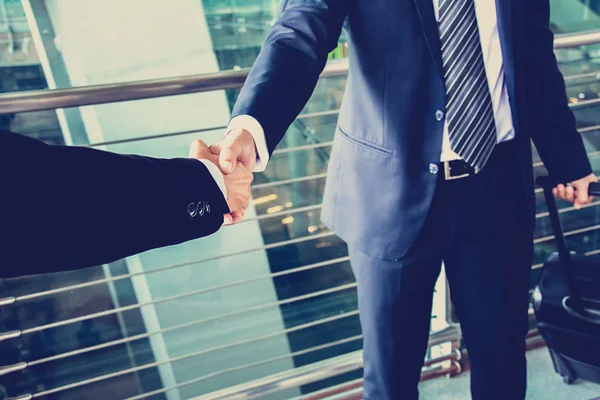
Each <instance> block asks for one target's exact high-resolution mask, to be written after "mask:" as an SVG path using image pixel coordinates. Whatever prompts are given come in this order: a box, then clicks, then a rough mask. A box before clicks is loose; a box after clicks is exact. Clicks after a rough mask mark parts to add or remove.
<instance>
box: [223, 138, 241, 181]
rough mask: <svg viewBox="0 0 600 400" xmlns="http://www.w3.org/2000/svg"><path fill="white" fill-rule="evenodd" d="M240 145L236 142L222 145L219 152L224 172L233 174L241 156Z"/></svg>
mask: <svg viewBox="0 0 600 400" xmlns="http://www.w3.org/2000/svg"><path fill="white" fill-rule="evenodd" d="M240 150H241V149H240V145H239V144H237V143H236V142H232V143H230V144H229V145H228V146H224V147H221V152H220V154H219V166H220V167H221V171H223V173H224V174H231V173H232V172H233V170H234V169H235V166H236V162H237V159H238V158H239V156H240Z"/></svg>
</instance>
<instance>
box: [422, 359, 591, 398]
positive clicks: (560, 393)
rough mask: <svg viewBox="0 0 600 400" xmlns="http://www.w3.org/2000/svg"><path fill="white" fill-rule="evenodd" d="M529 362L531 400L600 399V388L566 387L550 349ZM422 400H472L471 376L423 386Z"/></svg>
mask: <svg viewBox="0 0 600 400" xmlns="http://www.w3.org/2000/svg"><path fill="white" fill-rule="evenodd" d="M527 359H528V371H529V372H528V390H527V400H562V399H565V400H591V399H596V398H600V385H596V384H593V383H588V382H576V383H574V384H573V385H570V386H569V385H566V384H564V383H563V381H562V378H561V377H560V376H558V375H557V374H556V373H555V372H554V369H553V368H552V361H550V355H549V354H548V350H547V349H546V348H540V349H537V350H533V351H530V352H529V353H528V355H527ZM420 392H421V399H422V400H468V399H470V398H471V397H470V395H469V374H468V373H464V374H462V375H460V376H458V377H456V378H452V379H447V378H438V379H434V380H430V381H427V382H424V383H423V384H422V385H421V387H420ZM507 400H508V399H507Z"/></svg>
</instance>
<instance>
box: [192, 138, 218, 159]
mask: <svg viewBox="0 0 600 400" xmlns="http://www.w3.org/2000/svg"><path fill="white" fill-rule="evenodd" d="M212 154H213V153H212V152H211V151H210V149H209V148H208V145H207V144H206V143H204V142H203V141H202V140H194V141H193V142H192V145H191V146H190V153H189V157H190V158H208V157H209V156H210V155H212Z"/></svg>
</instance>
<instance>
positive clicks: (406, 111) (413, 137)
mask: <svg viewBox="0 0 600 400" xmlns="http://www.w3.org/2000/svg"><path fill="white" fill-rule="evenodd" d="M496 3H497V8H498V24H499V31H500V40H501V44H502V51H503V59H504V70H505V75H506V83H507V87H508V94H509V98H510V104H511V110H512V115H513V121H514V124H515V130H516V139H515V140H517V141H518V142H519V157H518V159H516V160H515V161H514V162H516V163H519V164H520V165H521V170H522V179H523V192H522V193H520V194H516V195H522V196H523V203H524V207H525V208H527V207H529V211H531V214H533V171H532V159H531V145H530V143H531V141H530V139H533V141H534V143H535V145H536V148H537V149H538V151H539V153H540V155H541V157H542V160H543V161H544V163H545V165H546V167H547V168H548V170H549V172H550V173H551V174H552V175H554V176H555V177H556V178H558V179H561V180H564V181H573V180H575V179H579V178H582V177H584V176H586V175H588V174H590V173H591V172H592V171H591V167H590V164H589V160H588V158H587V155H586V152H585V149H584V146H583V142H582V139H581V136H580V134H579V133H578V132H577V130H576V129H575V120H574V117H573V115H572V113H571V111H570V109H569V107H568V105H567V98H566V93H565V84H564V81H563V78H562V75H561V73H560V72H559V70H558V66H557V62H556V59H555V56H554V51H553V35H552V32H551V31H550V29H549V18H550V6H549V0H496ZM343 27H344V28H345V29H346V30H347V36H348V40H349V49H350V72H349V76H348V83H347V87H346V94H345V97H344V101H343V103H342V107H341V110H340V116H339V121H338V128H337V132H336V135H335V140H334V146H333V149H332V153H331V159H330V163H329V172H328V180H327V185H326V189H325V198H324V205H323V207H324V208H323V214H322V218H323V220H324V222H325V223H326V225H327V226H329V227H330V228H331V229H333V230H334V231H335V232H336V233H337V234H338V235H339V236H340V237H341V238H342V239H344V240H345V241H346V242H348V243H349V244H350V245H352V246H354V247H355V248H357V249H358V250H362V251H364V252H366V253H368V254H371V255H373V256H375V257H379V258H384V259H395V258H399V257H402V256H403V255H404V254H405V253H406V251H407V250H408V248H409V247H410V245H411V244H412V243H413V241H414V239H415V237H416V235H417V234H418V233H419V231H420V229H421V226H422V225H423V222H424V219H425V217H426V215H427V211H428V209H429V206H430V204H431V201H432V198H433V194H434V191H435V187H436V182H437V177H436V176H435V175H432V174H431V173H430V172H429V164H430V163H432V162H438V161H439V158H440V154H441V144H442V132H443V121H441V122H440V121H437V120H436V117H435V114H436V111H437V110H438V109H439V110H444V108H445V100H446V99H445V87H444V81H443V78H442V62H441V53H440V41H439V35H438V29H437V22H436V20H435V15H434V9H433V4H432V0H288V1H284V9H283V12H282V14H281V16H280V18H279V20H278V21H277V23H276V24H275V26H274V27H273V29H272V31H271V32H270V34H269V35H268V37H267V39H266V41H265V44H264V47H263V48H262V50H261V52H260V55H259V56H258V59H257V60H256V63H255V65H254V67H253V68H252V71H251V73H250V76H249V77H248V80H247V82H246V84H245V86H244V88H243V90H242V92H241V94H240V96H239V99H238V102H237V104H236V106H235V108H234V111H233V116H234V117H235V116H237V115H243V114H248V115H251V116H253V117H254V118H256V119H257V120H258V121H259V122H260V124H261V125H262V126H263V128H264V131H265V135H266V138H267V144H268V147H269V150H270V151H273V150H274V148H275V146H276V145H277V144H278V143H279V141H280V140H281V138H282V137H283V135H284V133H285V132H286V130H287V128H288V127H289V125H290V124H291V122H292V121H293V120H294V118H295V117H296V116H297V114H298V113H299V112H300V111H301V110H302V108H303V106H304V105H305V103H306V102H307V101H308V99H309V97H310V95H311V93H312V91H313V90H314V87H315V85H316V83H317V80H318V78H319V74H320V72H321V71H322V70H323V68H324V66H325V63H326V61H327V55H328V53H329V52H330V51H331V50H333V49H334V48H335V47H336V46H337V42H338V38H339V36H340V34H341V31H342V29H343ZM529 221H532V220H529Z"/></svg>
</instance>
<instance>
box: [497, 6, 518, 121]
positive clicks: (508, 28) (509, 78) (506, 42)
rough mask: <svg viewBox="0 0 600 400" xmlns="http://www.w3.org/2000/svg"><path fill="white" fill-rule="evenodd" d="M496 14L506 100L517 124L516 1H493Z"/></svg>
mask: <svg viewBox="0 0 600 400" xmlns="http://www.w3.org/2000/svg"><path fill="white" fill-rule="evenodd" d="M495 1H496V14H497V18H498V34H499V35H500V47H501V48H502V61H503V64H504V78H505V79H506V88H507V90H508V98H509V100H510V103H511V109H512V112H513V120H514V123H515V124H516V123H517V120H518V118H517V115H516V107H515V57H514V54H515V51H514V41H513V40H514V30H515V18H514V15H515V14H514V12H515V10H514V7H515V6H516V5H517V3H518V1H517V2H515V1H514V0H495Z"/></svg>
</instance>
